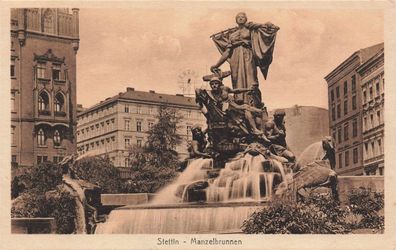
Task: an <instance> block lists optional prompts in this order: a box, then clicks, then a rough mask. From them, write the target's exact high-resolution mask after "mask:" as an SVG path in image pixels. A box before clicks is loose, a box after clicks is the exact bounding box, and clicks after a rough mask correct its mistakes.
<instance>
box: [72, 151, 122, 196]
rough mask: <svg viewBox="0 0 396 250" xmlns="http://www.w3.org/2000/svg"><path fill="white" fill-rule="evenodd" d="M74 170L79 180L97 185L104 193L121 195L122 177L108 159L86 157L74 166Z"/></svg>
mask: <svg viewBox="0 0 396 250" xmlns="http://www.w3.org/2000/svg"><path fill="white" fill-rule="evenodd" d="M73 170H74V171H75V174H76V175H77V177H78V178H80V179H83V180H86V181H88V182H90V183H93V184H96V185H98V186H100V187H101V188H102V193H119V192H120V190H121V184H120V183H121V177H120V172H119V170H118V169H117V168H116V167H114V165H113V163H112V162H111V161H110V159H109V158H108V157H105V158H101V157H86V158H83V159H81V160H79V161H77V162H76V163H75V164H74V168H73Z"/></svg>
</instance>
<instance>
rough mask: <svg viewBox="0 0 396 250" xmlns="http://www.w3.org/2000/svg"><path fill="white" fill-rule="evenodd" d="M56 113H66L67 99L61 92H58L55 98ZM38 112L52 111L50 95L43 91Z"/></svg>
mask: <svg viewBox="0 0 396 250" xmlns="http://www.w3.org/2000/svg"><path fill="white" fill-rule="evenodd" d="M53 103H54V111H55V112H64V111H65V97H64V95H63V94H62V93H61V92H58V93H57V94H56V95H55V98H54V102H53ZM38 110H39V111H51V107H50V95H49V94H48V93H47V92H46V91H45V90H43V91H41V92H40V93H39V95H38Z"/></svg>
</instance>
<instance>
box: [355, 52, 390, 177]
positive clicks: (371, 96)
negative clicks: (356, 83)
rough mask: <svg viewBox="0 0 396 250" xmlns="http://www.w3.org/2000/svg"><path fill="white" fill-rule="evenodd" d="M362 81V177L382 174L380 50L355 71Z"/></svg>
mask: <svg viewBox="0 0 396 250" xmlns="http://www.w3.org/2000/svg"><path fill="white" fill-rule="evenodd" d="M357 71H358V73H359V74H360V77H361V79H362V83H361V88H362V118H363V129H362V132H363V167H364V174H365V175H383V174H384V87H385V78H384V50H383V49H382V50H381V51H380V52H379V53H377V54H376V55H374V56H373V57H371V58H370V59H369V60H368V61H367V62H365V63H364V64H362V65H361V66H360V67H359V68H358V69H357Z"/></svg>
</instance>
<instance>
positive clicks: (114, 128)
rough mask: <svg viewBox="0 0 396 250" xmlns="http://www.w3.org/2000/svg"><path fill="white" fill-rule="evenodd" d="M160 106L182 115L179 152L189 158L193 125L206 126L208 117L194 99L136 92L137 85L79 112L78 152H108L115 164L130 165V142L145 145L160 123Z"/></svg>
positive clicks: (99, 153)
mask: <svg viewBox="0 0 396 250" xmlns="http://www.w3.org/2000/svg"><path fill="white" fill-rule="evenodd" d="M161 105H166V106H168V107H170V108H175V109H177V110H178V113H179V114H180V115H181V116H182V117H183V119H182V121H181V122H180V124H179V129H178V133H179V134H180V135H181V137H182V143H181V144H180V145H178V146H177V147H176V151H177V152H178V153H179V156H180V158H186V157H187V142H188V141H189V140H191V127H192V126H193V125H195V124H199V125H201V126H203V127H206V125H205V124H206V119H205V117H204V116H203V115H202V113H201V111H200V110H199V107H198V105H197V104H196V103H195V98H192V97H185V96H183V95H168V94H159V93H155V92H154V91H149V92H143V91H136V90H135V89H134V88H127V91H126V92H122V93H119V94H118V95H116V96H114V97H111V98H107V99H106V100H104V101H102V102H100V103H98V104H96V105H94V106H92V107H90V108H87V109H85V110H84V111H82V112H80V113H79V114H78V125H77V148H78V152H79V153H81V154H88V155H108V157H109V158H110V159H111V161H112V162H113V164H114V165H115V166H116V167H128V166H130V164H129V160H128V157H127V156H128V149H129V148H130V146H131V145H137V146H142V145H144V144H145V142H146V141H147V137H148V134H147V131H148V130H149V129H150V127H151V126H153V125H154V124H155V123H156V122H157V118H156V115H157V114H158V109H159V107H160V106H161Z"/></svg>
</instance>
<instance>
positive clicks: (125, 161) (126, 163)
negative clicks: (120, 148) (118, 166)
mask: <svg viewBox="0 0 396 250" xmlns="http://www.w3.org/2000/svg"><path fill="white" fill-rule="evenodd" d="M124 164H125V167H126V168H127V167H129V158H125V160H124Z"/></svg>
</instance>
